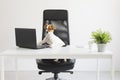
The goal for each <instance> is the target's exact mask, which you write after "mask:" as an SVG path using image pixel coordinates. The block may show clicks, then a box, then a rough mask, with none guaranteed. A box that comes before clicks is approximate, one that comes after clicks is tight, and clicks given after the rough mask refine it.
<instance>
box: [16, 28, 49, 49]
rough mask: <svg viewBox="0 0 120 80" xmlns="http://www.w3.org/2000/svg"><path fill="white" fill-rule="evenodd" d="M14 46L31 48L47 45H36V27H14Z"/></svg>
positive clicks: (46, 46)
mask: <svg viewBox="0 0 120 80" xmlns="http://www.w3.org/2000/svg"><path fill="white" fill-rule="evenodd" d="M15 37H16V46H18V47H23V48H31V49H43V48H48V47H49V46H48V45H46V44H44V45H37V41H36V29H28V28H15Z"/></svg>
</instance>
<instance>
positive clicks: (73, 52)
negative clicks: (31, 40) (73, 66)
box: [0, 46, 114, 80]
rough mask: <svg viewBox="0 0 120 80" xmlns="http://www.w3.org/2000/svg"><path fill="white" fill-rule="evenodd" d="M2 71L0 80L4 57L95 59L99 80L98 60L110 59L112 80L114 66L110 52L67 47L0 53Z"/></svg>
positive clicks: (15, 49) (11, 50) (18, 49)
mask: <svg viewBox="0 0 120 80" xmlns="http://www.w3.org/2000/svg"><path fill="white" fill-rule="evenodd" d="M0 56H2V58H1V59H2V69H1V80H4V57H5V56H12V57H13V56H14V57H17V58H19V57H25V58H40V59H43V58H45V59H46V58H47V59H48V58H75V59H77V58H78V59H79V58H95V59H97V80H99V72H100V68H99V59H102V58H107V59H111V79H112V80H114V65H113V55H112V52H110V51H106V52H97V51H89V50H88V49H85V48H77V47H73V46H67V47H62V48H47V49H26V48H18V47H16V48H12V49H8V50H6V51H4V52H2V53H0Z"/></svg>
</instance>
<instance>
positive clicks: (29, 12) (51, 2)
mask: <svg viewBox="0 0 120 80" xmlns="http://www.w3.org/2000/svg"><path fill="white" fill-rule="evenodd" d="M119 4H120V1H119V0H0V37H1V38H0V45H1V46H0V51H2V50H5V49H8V48H10V47H12V46H15V37H14V28H15V27H30V28H36V29H37V32H38V39H41V35H40V33H41V27H42V19H43V17H42V12H43V10H44V9H67V10H68V11H69V28H70V38H71V44H73V45H79V46H85V45H87V43H88V40H89V38H90V33H91V32H92V31H94V30H96V29H99V28H102V29H103V30H108V31H110V32H111V34H112V38H113V40H112V42H111V43H110V44H109V45H108V48H109V49H110V50H112V51H113V52H114V56H115V69H116V70H120V54H119V52H120V43H119V40H120V36H119V33H120V31H119V29H120V28H119V26H120V23H119V21H120V14H119V13H120V5H119ZM14 60H15V59H14V58H8V57H6V69H8V70H13V69H14V67H15V66H14ZM8 61H9V63H8ZM79 62H80V63H78V64H77V65H80V66H81V68H80V69H81V70H85V69H87V70H94V69H95V68H96V66H95V64H96V61H95V60H81V61H79ZM88 62H89V63H92V64H88ZM103 62H104V64H105V65H104V66H105V67H106V66H107V67H106V68H108V66H109V64H106V63H107V62H106V63H105V61H102V63H103ZM18 65H19V69H20V70H23V68H24V69H25V70H26V69H28V70H34V69H36V64H35V61H34V60H29V59H28V60H26V59H20V60H18ZM88 65H89V68H88V67H86V66H88ZM28 66H29V67H28ZM77 67H78V66H76V68H77ZM105 67H104V68H105ZM77 69H78V68H77Z"/></svg>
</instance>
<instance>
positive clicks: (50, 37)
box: [39, 24, 67, 62]
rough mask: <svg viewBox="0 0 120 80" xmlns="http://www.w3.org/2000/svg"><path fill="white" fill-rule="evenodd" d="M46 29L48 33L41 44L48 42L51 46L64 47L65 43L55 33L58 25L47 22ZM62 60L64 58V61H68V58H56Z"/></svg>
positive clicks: (58, 60) (57, 60)
mask: <svg viewBox="0 0 120 80" xmlns="http://www.w3.org/2000/svg"><path fill="white" fill-rule="evenodd" d="M44 29H46V31H47V32H48V33H47V35H46V36H45V37H44V39H43V40H42V41H41V42H40V43H39V45H42V44H44V43H47V44H49V47H51V48H56V47H62V46H64V45H65V43H64V42H63V41H62V40H61V39H60V38H59V37H57V36H56V35H55V34H54V30H55V29H56V27H55V26H54V25H53V24H46V25H45V26H44ZM61 60H63V61H64V62H66V61H67V59H54V61H55V62H61Z"/></svg>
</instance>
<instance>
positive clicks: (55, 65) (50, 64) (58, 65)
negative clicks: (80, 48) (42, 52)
mask: <svg viewBox="0 0 120 80" xmlns="http://www.w3.org/2000/svg"><path fill="white" fill-rule="evenodd" d="M37 64H38V68H39V69H41V70H47V71H50V72H60V71H65V70H70V69H72V68H73V67H74V60H71V59H70V60H67V61H66V62H55V61H53V59H46V61H45V60H40V59H37Z"/></svg>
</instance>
